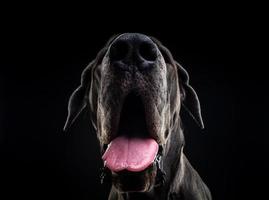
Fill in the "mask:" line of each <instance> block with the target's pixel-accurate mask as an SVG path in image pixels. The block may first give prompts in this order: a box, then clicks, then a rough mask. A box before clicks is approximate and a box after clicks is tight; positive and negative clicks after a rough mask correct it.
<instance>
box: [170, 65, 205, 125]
mask: <svg viewBox="0 0 269 200" xmlns="http://www.w3.org/2000/svg"><path fill="white" fill-rule="evenodd" d="M175 64H176V66H177V69H178V78H179V85H180V87H181V99H182V107H183V108H184V109H185V110H186V111H187V112H188V113H189V114H190V116H191V117H192V118H193V119H194V120H195V122H196V123H197V124H198V125H199V127H200V128H202V129H203V128H204V123H203V119H202V115H201V108H200V102H199V99H198V96H197V94H196V92H195V90H194V89H193V88H192V87H191V86H190V84H189V75H188V73H187V71H186V70H185V69H184V68H183V67H182V66H181V65H180V64H178V63H177V62H175Z"/></svg>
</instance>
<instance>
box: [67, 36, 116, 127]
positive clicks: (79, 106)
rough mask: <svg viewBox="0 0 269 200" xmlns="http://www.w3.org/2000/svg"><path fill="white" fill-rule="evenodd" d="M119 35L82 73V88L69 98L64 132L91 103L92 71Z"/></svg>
mask: <svg viewBox="0 0 269 200" xmlns="http://www.w3.org/2000/svg"><path fill="white" fill-rule="evenodd" d="M118 35H119V34H117V35H114V36H112V37H111V38H110V39H109V40H108V42H107V43H106V45H105V47H104V48H103V49H101V50H100V51H99V53H98V54H97V56H96V58H95V59H94V61H92V62H91V63H90V64H89V65H88V66H87V67H86V68H85V69H84V70H83V72H82V75H81V84H80V86H79V87H78V88H77V89H76V90H75V91H74V92H73V93H72V95H71V96H70V98H69V103H68V115H67V119H66V122H65V125H64V129H63V130H64V131H67V130H68V129H69V128H70V127H71V125H72V124H73V123H74V122H75V120H76V119H77V117H78V116H79V115H80V114H81V112H82V111H83V110H84V108H86V106H87V104H88V103H89V99H88V98H89V92H90V86H91V81H92V80H91V79H92V78H91V77H92V71H93V68H95V66H97V65H98V64H100V63H101V61H102V58H103V57H104V55H105V54H106V52H107V49H108V47H109V45H110V44H111V42H112V41H113V40H114V39H115V38H116V37H118Z"/></svg>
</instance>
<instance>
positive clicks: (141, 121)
mask: <svg viewBox="0 0 269 200" xmlns="http://www.w3.org/2000/svg"><path fill="white" fill-rule="evenodd" d="M181 108H183V109H185V110H186V111H187V113H189V114H190V115H191V117H192V118H193V119H194V120H195V121H196V123H197V124H198V125H199V126H200V127H201V128H203V126H204V125H203V121H202V117H201V111H200V103H199V100H198V97H197V95H196V92H195V91H194V89H193V88H192V87H191V86H190V85H189V76H188V73H187V72H186V70H185V69H184V68H183V67H182V66H181V65H180V64H178V63H177V62H176V61H175V60H174V59H173V57H172V55H171V53H170V52H169V50H168V49H167V48H166V47H164V46H163V45H162V44H161V43H160V42H159V41H158V40H157V39H155V38H153V37H149V36H146V35H144V34H139V33H124V34H120V35H117V36H114V37H112V38H111V39H110V40H109V41H108V43H107V44H106V45H105V47H104V48H103V49H102V50H101V51H100V52H99V53H98V55H97V57H96V59H95V60H94V61H92V62H91V63H90V64H89V65H88V66H87V67H86V69H85V70H84V71H83V73H82V76H81V85H80V86H79V87H78V88H77V89H76V90H75V91H74V92H73V94H72V95H71V97H70V99H69V105H68V117H67V121H66V124H65V127H64V130H65V131H66V130H68V128H69V127H70V126H71V125H72V124H73V122H74V121H75V120H76V118H77V117H78V116H79V114H80V113H81V112H82V111H83V110H84V109H87V110H88V111H89V113H90V123H91V124H92V126H93V129H94V131H95V132H96V134H97V137H98V140H99V142H100V147H101V154H102V159H103V161H104V166H105V167H104V174H106V176H107V177H110V178H106V179H107V180H110V181H111V182H112V184H111V185H112V186H111V191H110V195H109V199H111V200H112V199H126V200H127V199H130V200H131V199H139V200H143V199H159V200H161V199H181V200H205V199H211V195H210V191H209V189H208V188H207V186H206V185H205V184H204V183H203V181H202V179H201V178H200V176H199V175H198V173H197V172H196V171H195V170H194V169H193V167H192V166H191V164H190V163H189V161H188V159H187V158H186V156H185V155H184V153H183V147H184V136H183V131H182V126H181V118H180V109H181Z"/></svg>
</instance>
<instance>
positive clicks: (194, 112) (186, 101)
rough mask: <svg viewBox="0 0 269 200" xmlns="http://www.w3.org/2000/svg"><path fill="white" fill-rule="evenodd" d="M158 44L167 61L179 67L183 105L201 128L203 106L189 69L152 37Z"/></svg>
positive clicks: (202, 126) (202, 125) (202, 124)
mask: <svg viewBox="0 0 269 200" xmlns="http://www.w3.org/2000/svg"><path fill="white" fill-rule="evenodd" d="M150 38H151V39H152V41H153V42H155V44H156V45H157V46H158V48H159V50H160V51H161V53H162V55H163V57H164V60H165V62H166V63H169V64H171V65H173V66H176V67H177V70H178V77H179V85H180V87H181V99H182V107H183V108H184V109H185V110H186V111H187V112H188V113H189V114H190V116H191V117H192V118H193V119H194V121H195V122H196V123H197V124H198V125H199V127H200V128H202V129H203V128H204V123H203V119H202V115H201V108H200V102H199V99H198V96H197V94H196V92H195V90H194V89H193V88H192V87H191V86H190V84H189V75H188V73H187V71H186V70H185V69H184V68H183V67H182V66H181V65H180V64H179V63H177V62H176V61H175V60H174V59H173V56H172V54H171V53H170V51H169V50H168V49H167V48H166V47H165V46H164V45H162V43H161V42H160V41H159V40H157V39H156V38H154V37H150Z"/></svg>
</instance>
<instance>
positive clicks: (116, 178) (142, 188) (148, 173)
mask: <svg viewBox="0 0 269 200" xmlns="http://www.w3.org/2000/svg"><path fill="white" fill-rule="evenodd" d="M155 177H156V166H155V165H154V164H152V165H150V166H149V167H148V168H147V169H145V170H143V171H140V172H130V171H127V170H123V171H120V172H116V173H115V172H112V182H113V185H114V186H115V187H116V189H117V190H118V191H120V192H146V191H149V190H150V189H151V188H152V186H153V185H154V180H155Z"/></svg>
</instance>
